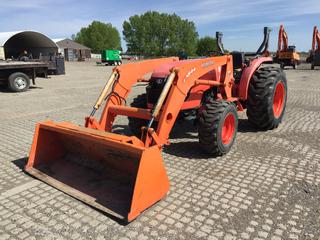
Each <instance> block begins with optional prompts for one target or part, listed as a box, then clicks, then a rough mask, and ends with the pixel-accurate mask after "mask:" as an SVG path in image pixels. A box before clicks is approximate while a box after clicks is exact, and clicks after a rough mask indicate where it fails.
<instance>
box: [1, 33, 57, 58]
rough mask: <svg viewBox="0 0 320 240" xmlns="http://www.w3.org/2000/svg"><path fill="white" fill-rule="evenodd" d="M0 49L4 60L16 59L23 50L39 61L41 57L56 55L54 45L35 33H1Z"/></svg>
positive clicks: (45, 37)
mask: <svg viewBox="0 0 320 240" xmlns="http://www.w3.org/2000/svg"><path fill="white" fill-rule="evenodd" d="M0 48H2V50H3V52H4V55H5V58H14V59H16V58H18V57H19V56H20V54H21V53H22V52H23V51H25V50H26V51H27V52H28V53H29V54H31V55H32V57H33V58H35V59H39V58H40V57H41V56H54V55H56V54H57V53H58V46H57V45H56V43H55V42H54V41H52V40H51V39H50V38H49V37H47V36H46V35H44V34H42V33H40V32H36V31H18V32H1V33H0ZM0 52H1V50H0Z"/></svg>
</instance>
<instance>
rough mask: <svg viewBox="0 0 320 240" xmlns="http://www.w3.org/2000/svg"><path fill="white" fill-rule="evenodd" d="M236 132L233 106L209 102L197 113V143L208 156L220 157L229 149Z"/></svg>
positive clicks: (236, 125) (235, 112)
mask: <svg viewBox="0 0 320 240" xmlns="http://www.w3.org/2000/svg"><path fill="white" fill-rule="evenodd" d="M237 130H238V114H237V109H236V107H235V105H234V104H233V103H231V102H227V101H224V100H209V101H208V102H207V103H205V104H204V110H202V111H201V112H200V113H199V126H198V133H199V142H200V144H201V146H202V148H203V149H204V150H205V151H206V152H207V153H209V154H211V155H214V156H220V155H223V154H226V153H227V152H229V150H230V149H231V147H232V145H233V144H234V141H235V139H236V135H237Z"/></svg>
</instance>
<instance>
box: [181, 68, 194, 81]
mask: <svg viewBox="0 0 320 240" xmlns="http://www.w3.org/2000/svg"><path fill="white" fill-rule="evenodd" d="M195 71H196V68H192V69H191V70H190V71H189V72H188V73H187V75H186V76H185V78H184V79H183V82H186V80H187V79H188V78H189V77H190V75H191V74H192V73H194V72H195Z"/></svg>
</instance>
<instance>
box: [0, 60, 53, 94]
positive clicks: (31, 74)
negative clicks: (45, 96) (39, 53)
mask: <svg viewBox="0 0 320 240" xmlns="http://www.w3.org/2000/svg"><path fill="white" fill-rule="evenodd" d="M48 67H49V64H48V63H44V62H22V61H0V84H1V85H7V86H8V89H9V90H11V91H13V92H24V91H27V90H28V89H29V87H30V84H31V81H32V84H33V85H35V79H36V77H47V74H48Z"/></svg>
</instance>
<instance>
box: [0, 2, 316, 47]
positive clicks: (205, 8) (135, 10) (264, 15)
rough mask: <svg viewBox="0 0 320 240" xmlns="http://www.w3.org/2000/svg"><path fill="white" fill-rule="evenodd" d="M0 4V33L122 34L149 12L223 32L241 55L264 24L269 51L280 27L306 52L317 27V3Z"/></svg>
mask: <svg viewBox="0 0 320 240" xmlns="http://www.w3.org/2000/svg"><path fill="white" fill-rule="evenodd" d="M0 6H1V8H0V15H1V25H0V32H3V31H17V30H37V31H40V32H43V33H45V34H47V35H48V36H50V37H52V38H63V37H70V36H71V34H72V33H76V32H78V31H79V30H80V28H81V27H83V26H87V25H88V24H89V23H90V22H91V21H93V20H99V21H103V22H110V23H112V24H113V25H114V26H115V27H117V28H118V30H119V31H120V32H121V31H122V23H123V21H124V20H127V19H128V18H129V17H130V16H132V15H134V14H141V13H144V12H146V11H149V10H154V11H159V12H167V13H176V14H178V15H179V16H181V17H182V18H187V19H189V20H192V21H194V22H195V24H196V26H197V30H198V33H199V35H200V36H206V35H209V36H214V35H215V32H216V31H222V32H223V33H224V39H223V42H224V45H225V47H226V48H227V49H231V50H243V51H253V50H256V49H257V48H258V46H259V44H260V42H261V41H262V36H263V35H262V31H263V27H264V26H269V27H271V28H272V29H273V31H272V34H271V44H270V48H271V50H274V49H275V48H276V45H277V34H278V28H279V25H280V24H281V23H282V24H284V25H285V29H286V31H287V33H288V35H289V44H290V45H296V46H297V49H298V50H300V51H303V50H304V51H307V50H309V49H310V45H311V36H312V29H313V26H314V25H318V26H319V27H320V0H291V1H290V0H287V1H278V0H246V1H241V0H198V1H197V0H176V1H173V0H172V1H169V0H163V1H157V0H153V1H152V0H145V1H133V0H131V1H130V0H124V1H122V0H117V1H115V0H105V1H103V0H91V1H89V0H87V1H77V0H0ZM122 45H125V42H124V41H123V42H122ZM124 47H125V46H124Z"/></svg>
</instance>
